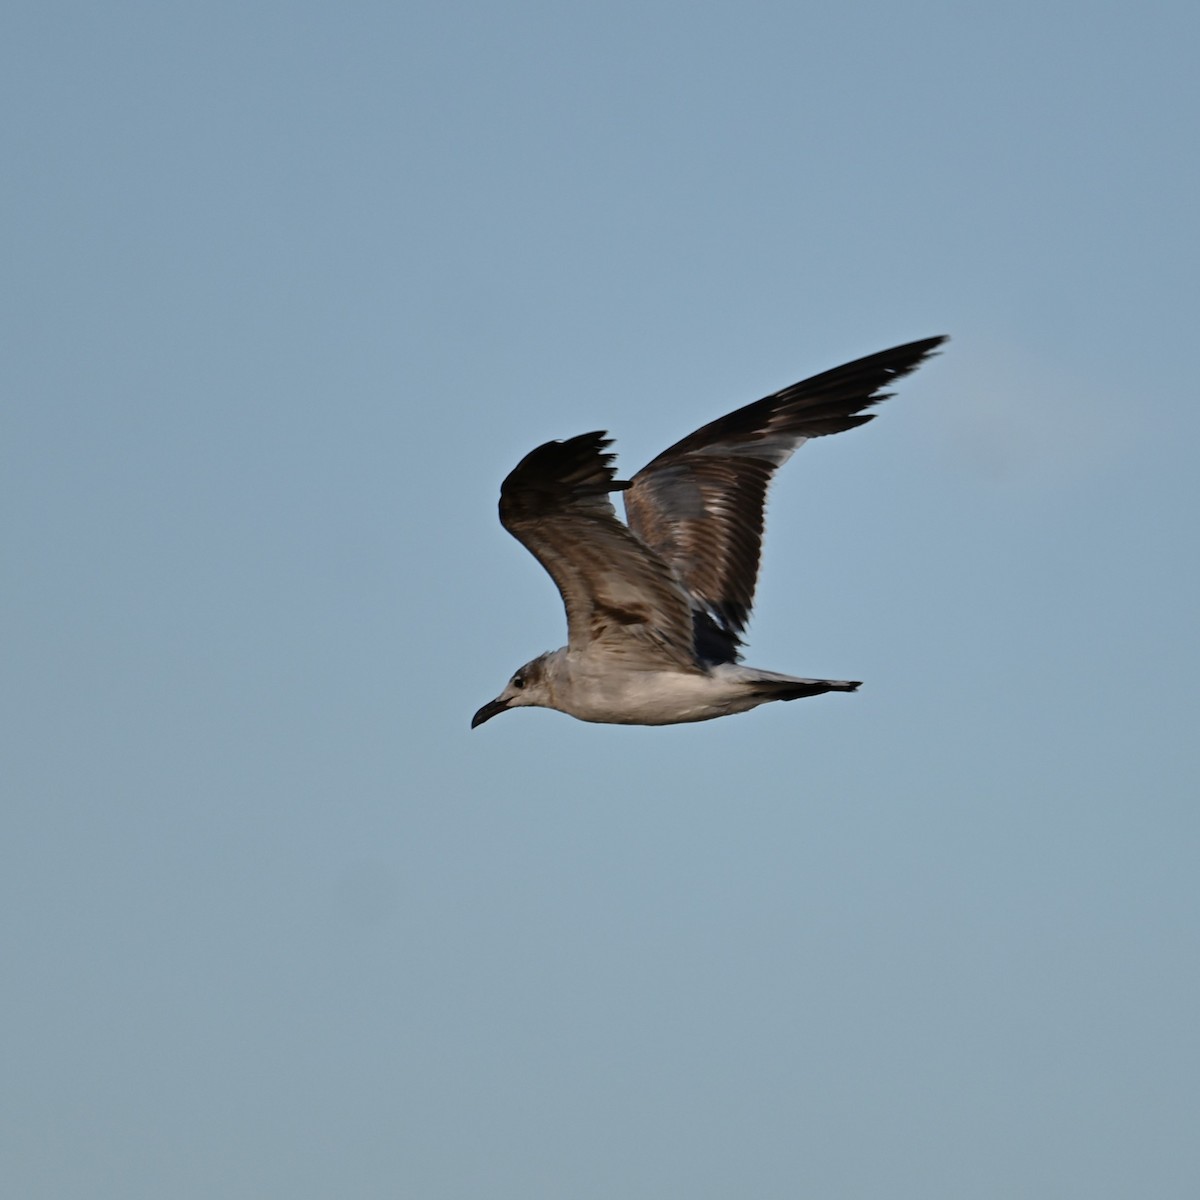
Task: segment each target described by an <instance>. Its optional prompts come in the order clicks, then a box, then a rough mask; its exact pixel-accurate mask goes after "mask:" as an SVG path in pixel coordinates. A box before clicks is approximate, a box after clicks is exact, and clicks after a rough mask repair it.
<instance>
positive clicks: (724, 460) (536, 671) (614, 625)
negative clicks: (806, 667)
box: [471, 337, 946, 729]
mask: <svg viewBox="0 0 1200 1200" xmlns="http://www.w3.org/2000/svg"><path fill="white" fill-rule="evenodd" d="M945 340H946V339H945V338H943V337H932V338H925V339H924V340H923V341H919V342H909V343H908V344H907V345H904V346H897V347H895V348H894V349H892V350H884V351H881V352H880V353H879V354H872V355H869V356H868V357H867V358H860V359H857V360H856V361H855V362H852V363H847V364H846V365H845V366H842V367H836V368H835V369H834V370H832V371H826V372H824V373H823V374H821V375H814V376H813V377H812V378H811V379H805V380H803V381H802V382H800V383H794V384H792V386H791V387H787V388H784V389H783V390H782V391H780V392H776V393H775V394H774V395H772V396H767V397H765V398H764V399H762V400H759V401H756V402H755V403H754V404H748V405H746V406H745V407H744V408H739V409H738V410H737V411H736V412H732V413H730V414H729V415H728V416H725V417H720V418H718V419H717V420H716V421H712V422H710V423H709V424H708V425H705V426H704V427H703V428H701V429H697V430H696V432H695V433H692V434H689V435H688V436H687V437H685V438H684V439H683V440H682V441H680V442H676V443H675V445H673V446H672V447H671V448H670V449H669V450H664V451H663V452H662V453H661V454H660V455H659V456H658V457H657V458H656V459H654V461H653V462H651V463H650V464H649V465H647V466H645V467H643V468H642V469H641V470H640V471H639V472H638V473H637V474H636V475H635V476H634V477H633V478H632V479H630V480H620V479H617V478H616V472H615V470H614V468H613V465H612V463H613V458H614V455H612V454H609V453H606V451H607V448H608V447H609V446H610V445H611V444H612V442H611V440H610V439H609V437H608V435H607V434H606V433H603V432H597V433H583V434H580V435H579V436H578V437H573V438H569V439H567V440H566V441H556V442H547V443H546V444H545V445H543V446H539V447H538V448H537V449H536V450H533V451H531V452H530V453H529V454H527V455H526V456H525V457H524V458H523V459H522V460H521V461H520V462H519V463H518V464H517V466H516V467H515V469H514V470H513V471H512V473H511V474H510V475H509V476H508V478H507V479H505V481H504V483H503V485H502V486H501V488H500V523H501V524H502V525H503V526H504V528H505V529H507V530H508V532H509V533H511V534H512V535H513V537H515V538H516V539H517V541H519V542H520V543H521V544H522V545H524V546H525V548H526V549H527V550H529V552H530V553H531V554H532V555H533V556H534V557H535V558H536V559H537V560H538V562H540V563H541V564H542V566H543V567H545V568H546V570H547V571H548V572H549V573H550V577H551V578H552V579H553V580H554V583H555V585H556V586H557V587H558V590H559V593H560V594H561V595H562V599H563V604H564V605H565V606H566V610H567V644H566V645H565V646H564V647H563V648H562V649H561V650H554V651H551V652H548V653H546V654H541V655H539V656H538V657H537V658H535V659H533V661H532V662H528V663H526V664H525V666H523V667H522V668H521V669H520V670H519V671H518V672H517V673H516V674H515V675H513V677H512V678H511V679H510V680H509V681H508V683H507V684H506V685H505V688H504V690H503V691H502V692H501V693H500V695H499V696H497V697H496V699H495V700H491V701H489V702H488V703H487V704H485V705H484V706H483V707H482V708H481V709H480V710H479V711H478V712H477V713H476V714H475V716H474V717H473V718H472V719H471V728H472V729H474V728H475V726H477V725H482V724H483V723H484V721H489V720H491V718H492V717H494V716H496V715H497V714H498V713H502V712H506V711H507V710H508V709H510V708H523V707H525V706H527V705H534V706H537V707H540V708H555V709H558V711H559V712H564V713H569V714H570V715H571V716H573V717H577V718H578V719H579V720H581V721H598V722H604V723H610V724H618V725H673V724H676V723H679V722H684V721H707V720H709V719H711V718H712V717H724V716H727V715H729V714H731V713H740V712H747V711H749V710H750V709H752V708H757V707H758V705H760V704H765V703H767V701H769V700H796V699H799V697H801V696H818V695H820V694H821V693H822V692H852V691H854V690H855V689H856V688H857V687H858V686H859V684H858V683H855V682H851V681H849V680H843V679H802V678H798V677H796V676H794V675H781V674H778V673H777V672H775V671H759V670H756V669H755V668H753V667H747V666H743V665H741V662H740V659H741V653H740V650H739V647H740V646H741V644H742V634H743V633H744V632H745V628H746V623H747V622H748V620H749V618H750V608H751V604H752V603H753V600H754V585H755V581H756V579H757V576H758V559H759V552H760V549H761V546H762V532H763V508H764V505H765V502H766V496H767V486H768V484H769V483H770V482H771V477H772V476H773V475H774V473H775V471H776V470H778V469H779V467H781V466H782V465H783V464H784V463H785V462H787V460H788V459H789V458H790V457H791V455H792V452H793V451H794V450H795V449H796V448H797V447H798V446H801V445H803V444H804V442H806V441H807V440H808V439H809V438H813V437H824V436H825V435H826V434H829V433H840V432H841V431H842V430H843V429H853V428H854V427H855V426H856V425H864V424H866V422H867V421H870V420H872V419H873V417H874V416H875V414H874V413H867V412H864V411H863V410H864V409H867V408H870V407H871V406H872V405H875V404H878V403H879V402H880V401H881V400H886V399H887V398H888V396H889V395H890V394H891V393H890V392H886V391H884V390H883V389H884V388H886V387H887V386H888V385H889V384H890V383H892V382H893V381H895V380H897V379H899V378H901V377H902V376H904V375H907V374H908V373H909V372H910V371H913V370H915V369H916V367H918V366H919V365H920V364H921V363H922V362H923V361H924V360H925V358H927V357H928V356H929V355H930V354H932V353H933V351H934V350H935V349H936V348H937V347H938V346H939V345H941V343H942V342H944V341H945ZM610 492H624V493H625V516H626V520H627V522H628V523H627V524H623V523H622V522H621V521H620V520H619V519H618V518H617V514H616V512H615V510H614V509H613V506H612V502H611V501H610V500H609V493H610Z"/></svg>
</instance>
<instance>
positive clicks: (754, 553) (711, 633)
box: [625, 337, 945, 661]
mask: <svg viewBox="0 0 1200 1200" xmlns="http://www.w3.org/2000/svg"><path fill="white" fill-rule="evenodd" d="M943 341H945V338H942V337H933V338H925V339H923V340H922V341H919V342H910V343H908V344H907V345H904V346H896V347H894V348H893V349H891V350H883V351H881V352H880V353H878V354H871V355H868V356H867V357H866V358H860V359H857V360H856V361H854V362H851V363H847V364H845V365H844V366H841V367H835V368H834V369H833V370H831V371H825V372H823V373H822V374H820V375H814V376H812V378H810V379H805V380H802V381H801V382H800V383H794V384H792V386H791V387H787V388H784V389H783V390H782V391H779V392H776V393H774V394H773V395H771V396H766V397H764V398H763V399H762V400H757V401H755V402H754V403H753V404H747V405H746V406H745V407H743V408H739V409H737V410H736V411H735V412H732V413H729V414H728V415H726V416H724V417H719V418H718V419H717V420H715V421H712V422H710V423H709V424H707V425H705V426H703V427H702V428H700V429H697V430H696V431H695V432H694V433H691V434H689V435H688V436H687V437H685V438H683V439H682V440H681V441H679V442H676V443H675V445H673V446H671V447H670V448H669V449H667V450H664V451H663V452H662V454H660V455H659V456H658V457H657V458H655V459H654V460H653V461H652V462H651V463H649V464H648V465H647V466H645V467H643V468H642V469H641V470H640V471H639V472H638V473H637V474H636V475H635V476H634V477H633V479H632V481H631V483H630V485H629V487H628V490H627V491H626V492H625V511H626V515H627V516H628V519H629V527H630V528H631V529H632V530H633V532H634V533H636V534H637V536H638V537H639V538H640V539H641V540H642V541H643V542H644V543H645V544H646V545H647V546H649V547H650V548H651V549H652V550H654V551H655V553H656V554H657V555H658V557H660V558H661V559H662V560H664V561H665V562H666V563H667V564H668V565H669V566H670V567H671V569H672V570H673V571H674V572H675V573H676V575H677V576H678V578H679V579H680V580H682V582H683V584H684V587H685V588H686V589H687V590H688V591H689V592H690V593H691V594H692V595H693V596H695V597H696V598H697V600H698V601H699V602H700V603H701V604H702V605H703V610H702V611H698V612H697V613H696V614H695V617H694V621H695V644H696V649H697V653H699V654H700V655H701V657H703V658H705V659H706V660H708V661H736V659H737V658H738V653H737V648H738V646H739V645H740V643H741V634H742V633H743V631H744V630H745V627H746V622H747V621H748V620H749V616H750V608H751V606H752V604H753V602H754V588H755V582H756V580H757V577H758V563H759V556H760V552H761V548H762V531H763V509H764V505H765V501H766V494H767V487H768V485H769V484H770V482H771V478H772V476H773V475H774V473H775V471H776V470H777V469H778V468H779V467H780V466H782V465H783V463H784V462H786V461H787V459H788V458H789V457H790V456H791V454H792V452H793V451H794V450H795V449H796V448H797V447H798V446H800V445H802V444H803V443H804V442H805V441H806V440H807V439H808V438H810V437H824V436H826V435H827V434H831V433H840V432H841V431H842V430H845V429H853V428H854V427H855V426H856V425H863V424H865V423H866V422H867V421H870V420H872V419H873V418H874V415H875V414H873V413H864V412H863V410H864V409H866V408H869V407H871V406H872V405H875V404H878V403H879V402H880V401H882V400H886V399H887V398H888V396H889V395H890V394H891V393H889V392H886V391H884V390H883V389H884V388H885V387H886V386H887V385H888V384H889V383H891V382H892V381H893V380H896V379H899V378H901V377H902V376H904V375H907V374H908V373H909V372H910V371H912V370H914V369H915V368H916V367H917V366H919V365H920V363H921V362H922V361H923V360H924V359H925V358H926V357H927V356H928V355H930V354H931V353H933V351H934V350H935V349H936V348H937V347H938V346H939V345H941V343H942V342H943Z"/></svg>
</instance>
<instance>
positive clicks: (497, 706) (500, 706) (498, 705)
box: [471, 700, 508, 729]
mask: <svg viewBox="0 0 1200 1200" xmlns="http://www.w3.org/2000/svg"><path fill="white" fill-rule="evenodd" d="M507 710H508V701H507V700H489V701H488V702H487V703H486V704H485V705H484V706H483V707H482V708H481V709H480V710H479V711H478V712H477V713H476V714H475V715H474V716H473V717H472V718H471V728H472V729H474V728H475V727H476V726H477V725H482V724H483V723H484V721H490V720H491V719H492V718H493V717H494V716H496V715H497V714H498V713H502V712H506V711H507Z"/></svg>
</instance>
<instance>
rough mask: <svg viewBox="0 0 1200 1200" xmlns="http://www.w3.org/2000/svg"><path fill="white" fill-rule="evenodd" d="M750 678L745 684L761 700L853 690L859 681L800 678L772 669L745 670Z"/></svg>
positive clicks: (859, 685)
mask: <svg viewBox="0 0 1200 1200" xmlns="http://www.w3.org/2000/svg"><path fill="white" fill-rule="evenodd" d="M747 674H748V675H750V676H751V678H749V679H747V680H746V683H747V686H748V687H749V689H750V690H752V691H753V692H754V694H755V695H756V696H760V697H761V698H762V700H763V701H767V700H799V699H800V698H801V697H802V696H820V695H822V694H823V693H825V692H854V691H857V690H858V689H859V688H860V687H861V686H862V683H861V681H853V680H849V679H800V678H798V677H797V676H795V675H779V674H777V673H776V672H774V671H751V670H749V669H748V670H747Z"/></svg>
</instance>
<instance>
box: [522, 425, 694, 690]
mask: <svg viewBox="0 0 1200 1200" xmlns="http://www.w3.org/2000/svg"><path fill="white" fill-rule="evenodd" d="M609 445H611V442H610V441H609V439H608V438H607V437H606V436H605V434H603V433H584V434H581V435H580V436H579V437H574V438H570V439H569V440H567V441H561V442H547V443H546V444H545V445H543V446H539V447H538V448H537V449H536V450H533V451H531V452H530V453H529V454H527V455H526V456H525V457H524V458H523V459H522V460H521V461H520V462H519V463H518V464H517V466H516V467H515V468H514V470H513V471H512V473H511V474H510V475H509V476H508V478H507V479H505V481H504V483H503V485H502V486H501V488H500V523H501V524H502V525H503V526H504V528H505V529H507V530H508V532H509V533H511V534H512V535H513V537H515V538H516V539H517V540H518V541H519V542H521V544H522V545H524V546H525V547H526V549H528V550H529V551H530V553H531V554H533V556H534V557H535V558H536V559H537V560H538V562H540V563H541V564H542V566H543V567H545V568H546V570H547V571H548V572H549V573H550V577H551V578H552V579H553V580H554V582H555V584H556V585H557V587H558V590H559V593H560V594H561V596H562V599H563V604H564V606H565V607H566V610H567V632H568V644H569V646H570V648H571V649H572V650H582V649H584V648H590V649H591V650H592V651H593V653H594V652H595V651H596V650H597V649H602V650H604V651H606V652H609V653H612V654H614V655H620V656H623V657H627V658H628V659H629V660H630V663H631V664H634V663H636V662H637V660H644V661H645V665H646V667H647V668H648V669H649V668H656V669H661V668H662V667H664V666H668V665H669V668H670V669H671V670H675V671H678V670H680V669H681V668H682V669H685V670H699V669H700V668H699V666H698V665H697V663H696V659H695V655H694V654H693V651H692V617H691V609H690V605H689V603H688V599H687V597H686V596H685V595H684V594H683V592H682V590H681V589H680V586H679V583H678V581H677V580H676V579H675V577H674V576H673V575H672V573H671V570H670V568H669V567H668V566H667V565H666V564H665V563H664V562H663V561H662V560H661V559H660V558H659V557H658V555H657V554H655V553H654V552H653V551H652V550H650V549H647V547H646V546H644V545H643V544H642V543H641V542H640V541H638V539H637V538H636V537H634V535H633V534H632V533H630V531H629V529H628V528H627V527H626V526H625V525H623V524H622V523H621V522H620V521H619V520H618V519H617V515H616V513H615V512H614V510H613V506H612V502H611V501H610V500H609V498H608V493H609V492H615V491H621V490H622V489H624V488H627V487H629V484H628V483H626V482H624V481H623V480H618V479H616V478H614V475H615V472H614V470H613V467H612V460H613V456H612V455H611V454H606V453H605V450H606V448H607V447H608V446H609Z"/></svg>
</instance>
